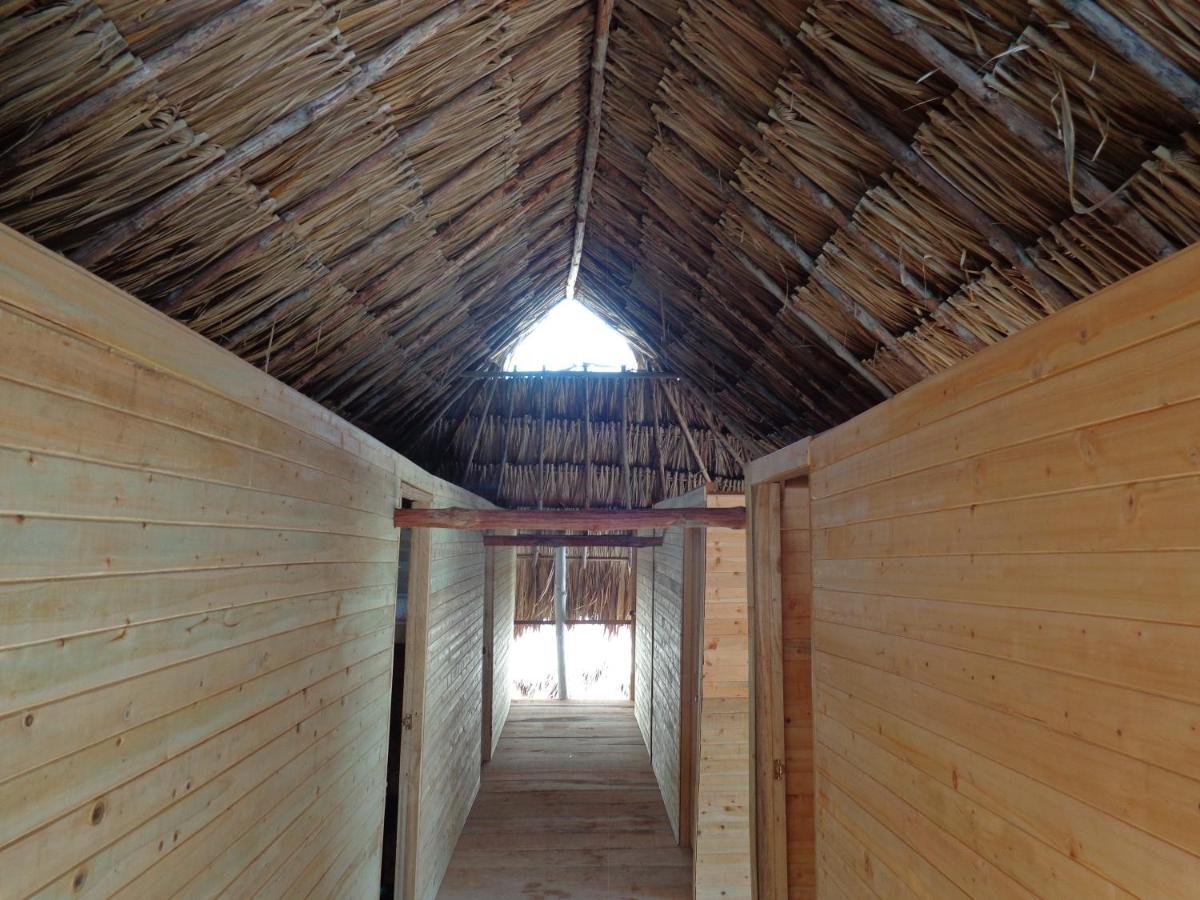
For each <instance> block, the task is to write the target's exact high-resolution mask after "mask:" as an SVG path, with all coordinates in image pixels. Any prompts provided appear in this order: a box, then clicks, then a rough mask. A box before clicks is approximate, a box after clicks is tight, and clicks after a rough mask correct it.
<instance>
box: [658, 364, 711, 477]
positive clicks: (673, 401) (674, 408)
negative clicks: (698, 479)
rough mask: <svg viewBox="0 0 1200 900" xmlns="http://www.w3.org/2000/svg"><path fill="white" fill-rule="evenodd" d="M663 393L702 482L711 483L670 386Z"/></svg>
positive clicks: (698, 449) (702, 459)
mask: <svg viewBox="0 0 1200 900" xmlns="http://www.w3.org/2000/svg"><path fill="white" fill-rule="evenodd" d="M663 393H664V394H666V396H667V403H668V404H669V405H670V407H671V410H672V412H674V413H675V419H676V421H678V422H679V427H680V428H681V429H682V430H683V438H684V440H686V441H687V445H688V447H690V448H691V450H692V458H693V459H695V460H696V465H697V466H699V467H700V474H701V475H702V476H703V477H704V482H705V483H706V484H707V483H708V482H710V481H712V476H711V475H709V474H708V468H707V467H706V466H705V465H704V457H702V456H701V455H700V448H699V447H698V446H696V441H695V439H694V438H693V437H692V432H691V429H689V428H688V425H687V420H686V419H685V418H684V417H683V410H682V409H680V407H679V400H678V398H677V397H676V396H675V395H674V394H673V393H672V392H671V386H670V385H666V386H664V387H663Z"/></svg>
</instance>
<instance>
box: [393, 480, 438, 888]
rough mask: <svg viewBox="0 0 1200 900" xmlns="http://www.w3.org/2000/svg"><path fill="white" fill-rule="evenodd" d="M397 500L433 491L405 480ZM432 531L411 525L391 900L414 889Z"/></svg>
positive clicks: (421, 498)
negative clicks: (392, 892) (425, 489)
mask: <svg viewBox="0 0 1200 900" xmlns="http://www.w3.org/2000/svg"><path fill="white" fill-rule="evenodd" d="M400 495H401V499H402V500H412V501H413V507H414V508H417V509H428V508H429V507H430V506H431V505H432V503H433V496H432V495H431V494H429V493H427V492H425V491H422V490H420V489H419V488H414V487H413V486H412V485H409V484H402V485H401V494H400ZM432 538H433V536H432V533H431V530H430V529H428V528H414V529H413V530H412V539H411V542H410V550H409V563H408V566H409V568H408V620H407V625H406V634H405V647H404V687H403V692H404V698H403V706H402V708H401V717H402V718H401V723H402V724H401V727H402V728H403V729H404V730H405V732H406V733H405V735H404V736H403V738H402V740H401V742H400V766H399V769H400V772H399V782H398V788H399V796H398V799H397V803H396V872H395V886H396V888H395V900H414V898H415V897H416V888H417V844H418V841H419V839H420V830H419V825H420V817H421V759H422V746H421V738H422V731H423V725H424V710H425V662H426V656H427V653H428V646H429V576H430V569H431V568H432V564H433V539H432Z"/></svg>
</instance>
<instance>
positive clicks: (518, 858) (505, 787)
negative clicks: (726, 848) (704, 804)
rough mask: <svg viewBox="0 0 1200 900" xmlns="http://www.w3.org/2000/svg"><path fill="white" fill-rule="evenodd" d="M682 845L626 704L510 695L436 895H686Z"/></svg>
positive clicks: (443, 898) (581, 899)
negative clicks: (673, 832) (505, 716)
mask: <svg viewBox="0 0 1200 900" xmlns="http://www.w3.org/2000/svg"><path fill="white" fill-rule="evenodd" d="M691 883H692V859H691V854H690V852H688V851H686V850H681V849H680V848H678V847H676V846H675V840H674V838H673V837H672V835H671V826H670V824H669V823H668V821H667V813H666V810H665V809H664V808H663V801H662V796H661V794H659V791H658V785H657V784H656V783H655V781H654V772H653V771H652V770H651V768H650V758H649V756H648V755H647V753H646V746H645V744H644V743H643V742H642V738H641V735H640V734H639V733H638V729H637V724H636V723H635V722H634V719H633V707H632V705H630V704H628V703H617V704H598V703H571V702H568V703H560V702H558V701H523V702H519V703H514V704H513V706H512V711H511V712H510V713H509V718H508V724H506V725H505V727H504V733H503V735H502V736H501V738H500V745H499V747H498V748H497V750H496V754H495V756H494V757H493V758H492V761H491V762H490V763H488V764H487V765H486V766H484V768H483V783H482V785H481V786H480V790H479V798H478V799H477V800H476V801H475V806H474V808H473V809H472V810H471V816H470V818H469V819H468V820H467V824H466V827H465V828H464V829H463V833H462V836H461V837H460V838H459V841H458V846H457V847H456V848H455V850H454V858H453V859H452V860H451V861H450V868H449V870H448V871H447V872H446V877H445V880H444V881H443V882H442V889H441V892H440V893H439V895H438V896H439V898H440V900H473V898H484V897H486V898H489V900H490V898H495V897H524V898H530V900H567V898H570V900H576V898H578V900H591V898H597V900H599V898H605V900H611V898H682V897H690V896H691Z"/></svg>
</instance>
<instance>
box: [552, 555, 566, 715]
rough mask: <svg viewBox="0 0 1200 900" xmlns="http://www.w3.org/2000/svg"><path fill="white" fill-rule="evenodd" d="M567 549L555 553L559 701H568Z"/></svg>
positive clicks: (555, 638) (555, 614) (555, 635)
mask: <svg viewBox="0 0 1200 900" xmlns="http://www.w3.org/2000/svg"><path fill="white" fill-rule="evenodd" d="M566 622H567V548H566V547H559V548H558V549H557V550H556V551H555V553H554V643H555V648H556V649H557V651H558V699H559V700H566V699H567V652H566V638H567V627H566Z"/></svg>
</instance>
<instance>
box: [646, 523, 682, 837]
mask: <svg viewBox="0 0 1200 900" xmlns="http://www.w3.org/2000/svg"><path fill="white" fill-rule="evenodd" d="M683 531H684V530H683V529H682V528H678V527H677V528H668V529H665V530H664V532H663V542H662V546H661V547H653V548H649V549H650V552H652V553H653V554H654V650H653V663H654V665H653V678H654V704H653V715H652V717H651V722H652V729H653V732H654V739H653V743H652V747H653V752H652V753H651V754H650V763H651V765H652V766H653V768H654V777H655V778H656V779H657V780H658V787H659V790H660V791H662V797H663V804H664V805H665V806H666V808H667V819H668V820H669V821H670V822H671V831H672V832H673V833H674V834H675V838H676V840H678V839H679V738H680V735H679V729H680V703H679V698H680V693H679V676H680V672H679V666H680V656H681V653H682V647H683V644H682V637H683Z"/></svg>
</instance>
